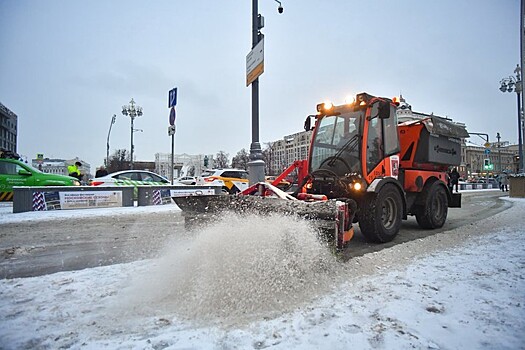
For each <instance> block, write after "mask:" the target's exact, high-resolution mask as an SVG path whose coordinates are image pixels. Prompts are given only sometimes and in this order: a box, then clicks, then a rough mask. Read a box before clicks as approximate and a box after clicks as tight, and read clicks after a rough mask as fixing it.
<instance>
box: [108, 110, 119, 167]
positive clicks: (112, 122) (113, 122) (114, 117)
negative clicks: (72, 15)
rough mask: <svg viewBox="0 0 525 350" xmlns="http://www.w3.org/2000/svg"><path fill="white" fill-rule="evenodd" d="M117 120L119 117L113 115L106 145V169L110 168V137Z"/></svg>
mask: <svg viewBox="0 0 525 350" xmlns="http://www.w3.org/2000/svg"><path fill="white" fill-rule="evenodd" d="M116 119H117V115H116V114H113V117H111V124H109V131H108V140H107V143H106V151H107V155H106V168H107V167H108V166H109V135H111V127H112V126H113V124H115V120H116Z"/></svg>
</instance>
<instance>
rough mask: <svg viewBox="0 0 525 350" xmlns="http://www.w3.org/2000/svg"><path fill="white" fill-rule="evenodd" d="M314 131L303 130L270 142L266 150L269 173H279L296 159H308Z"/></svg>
mask: <svg viewBox="0 0 525 350" xmlns="http://www.w3.org/2000/svg"><path fill="white" fill-rule="evenodd" d="M311 139H312V131H302V132H298V133H295V134H292V135H288V136H285V137H284V138H283V139H282V140H278V141H274V142H270V143H269V144H268V149H267V150H266V162H267V163H268V164H267V173H268V174H267V175H279V174H280V173H282V172H283V171H284V170H285V169H286V168H288V167H289V166H290V165H291V164H292V163H293V162H294V161H296V160H301V159H307V158H308V151H309V150H310V141H311Z"/></svg>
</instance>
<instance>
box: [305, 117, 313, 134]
mask: <svg viewBox="0 0 525 350" xmlns="http://www.w3.org/2000/svg"><path fill="white" fill-rule="evenodd" d="M310 117H311V116H310V115H309V116H308V117H306V120H305V121H304V131H310V130H312V121H311V119H310Z"/></svg>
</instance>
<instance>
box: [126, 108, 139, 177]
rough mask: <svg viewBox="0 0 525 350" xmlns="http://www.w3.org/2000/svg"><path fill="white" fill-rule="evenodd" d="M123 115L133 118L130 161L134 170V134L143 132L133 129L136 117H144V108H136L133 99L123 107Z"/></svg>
mask: <svg viewBox="0 0 525 350" xmlns="http://www.w3.org/2000/svg"><path fill="white" fill-rule="evenodd" d="M122 114H123V115H127V116H129V117H130V118H131V130H130V131H131V161H130V164H129V166H130V169H132V170H133V151H134V145H133V133H134V132H135V131H142V130H139V129H137V130H135V128H134V127H133V122H134V121H135V118H136V117H140V116H141V115H142V107H140V106H136V107H135V101H134V100H133V99H131V101H130V102H129V105H128V106H122Z"/></svg>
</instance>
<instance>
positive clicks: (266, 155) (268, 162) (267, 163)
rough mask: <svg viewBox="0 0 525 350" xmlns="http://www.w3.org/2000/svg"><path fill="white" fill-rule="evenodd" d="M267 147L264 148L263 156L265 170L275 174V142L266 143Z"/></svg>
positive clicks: (268, 173) (266, 172) (269, 173)
mask: <svg viewBox="0 0 525 350" xmlns="http://www.w3.org/2000/svg"><path fill="white" fill-rule="evenodd" d="M265 146H266V147H265V148H264V149H263V150H262V156H263V160H264V171H265V174H267V175H275V174H274V171H273V167H272V161H273V157H274V154H273V153H274V152H273V142H268V143H266V144H265Z"/></svg>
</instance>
